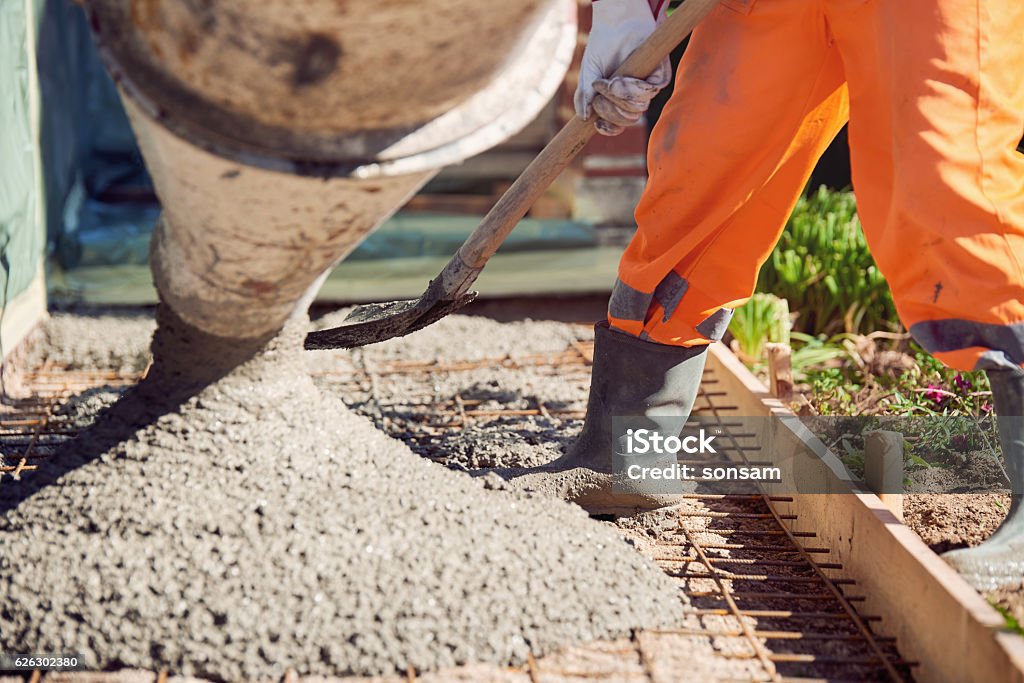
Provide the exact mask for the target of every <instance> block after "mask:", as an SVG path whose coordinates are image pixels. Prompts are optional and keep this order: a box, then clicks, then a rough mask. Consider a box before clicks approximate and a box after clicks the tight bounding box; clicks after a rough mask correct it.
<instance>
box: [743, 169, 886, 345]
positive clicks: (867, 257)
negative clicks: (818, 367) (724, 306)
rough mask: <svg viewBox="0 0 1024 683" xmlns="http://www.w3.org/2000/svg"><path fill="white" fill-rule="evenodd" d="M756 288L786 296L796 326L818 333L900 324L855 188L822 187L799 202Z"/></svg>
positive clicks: (879, 327) (879, 328)
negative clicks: (862, 223) (870, 245)
mask: <svg viewBox="0 0 1024 683" xmlns="http://www.w3.org/2000/svg"><path fill="white" fill-rule="evenodd" d="M757 289H758V291H761V292H770V293H772V294H775V295H776V296H779V297H782V298H784V299H787V300H788V301H789V306H790V308H791V309H793V310H795V311H797V312H798V313H799V315H798V317H797V320H796V328H797V329H798V330H800V331H801V332H806V333H809V334H812V335H815V336H817V335H820V334H826V335H832V334H835V333H838V332H847V333H863V332H867V331H874V330H889V329H894V328H895V327H897V323H895V322H894V321H896V320H897V319H898V318H897V316H896V309H895V306H894V304H893V302H892V296H891V295H890V293H889V287H888V285H887V284H886V282H885V279H884V278H883V277H882V274H881V272H880V271H879V270H878V267H877V266H876V265H875V262H874V259H873V258H872V257H871V254H870V252H869V251H868V246H867V242H866V240H865V239H864V233H863V231H862V230H861V227H860V221H859V220H858V218H857V206H856V202H855V200H854V196H853V193H852V192H833V191H830V190H828V189H827V188H824V187H822V188H819V189H818V191H817V192H814V193H811V194H809V195H807V196H805V197H801V198H800V200H798V202H797V205H796V208H795V209H794V210H793V214H792V216H791V217H790V219H789V222H788V224H787V226H786V230H785V231H784V232H783V234H782V237H781V238H780V240H779V243H778V244H777V245H776V246H775V249H774V251H772V254H771V256H770V257H769V259H768V262H767V263H766V264H765V266H764V267H763V268H762V269H761V274H760V278H759V280H758V286H757Z"/></svg>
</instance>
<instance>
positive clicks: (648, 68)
mask: <svg viewBox="0 0 1024 683" xmlns="http://www.w3.org/2000/svg"><path fill="white" fill-rule="evenodd" d="M717 4H718V0H686V2H684V3H683V4H682V5H681V6H680V7H679V8H678V9H676V10H675V11H674V12H673V13H672V14H671V16H669V17H668V18H667V19H665V21H663V22H661V24H660V25H659V26H658V28H657V29H656V30H655V31H654V33H652V34H651V35H650V37H648V38H647V40H645V41H644V42H643V44H642V45H640V47H638V48H637V49H636V50H634V51H633V53H632V54H631V55H629V58H628V59H626V61H625V62H623V63H622V66H620V67H619V68H618V69H616V70H615V74H614V75H615V76H632V77H633V78H646V77H647V76H649V75H650V74H651V73H652V72H653V71H654V70H655V69H657V68H658V65H659V64H661V61H662V60H663V59H665V57H667V56H668V55H669V53H671V52H672V50H674V49H675V48H676V46H677V45H679V43H681V42H682V41H683V39H684V38H686V36H688V35H690V32H692V31H693V29H694V27H695V26H697V24H698V23H700V21H701V19H703V18H704V17H705V16H707V14H708V13H709V12H710V11H711V10H712V9H713V8H714V7H715V5H717ZM594 121H595V119H593V118H592V119H591V120H589V121H584V120H583V119H581V118H580V117H579V116H574V117H573V118H572V120H571V121H569V123H567V124H565V126H564V127H563V128H562V130H561V131H559V132H558V135H556V136H555V137H554V138H552V140H551V142H549V143H548V144H547V146H545V147H544V149H543V150H541V152H540V154H538V155H537V157H536V158H535V159H534V160H533V161H532V162H530V165H529V166H527V167H526V170H525V171H523V172H522V174H521V175H520V176H519V178H517V179H516V181H515V182H514V183H512V186H511V187H510V188H509V189H508V190H507V191H506V192H505V194H503V195H502V196H501V199H499V200H498V203H497V204H495V205H494V207H493V208H492V209H491V210H490V211H488V212H487V215H486V216H484V219H483V221H481V222H480V225H478V226H477V228H476V230H474V231H473V234H471V235H470V236H469V237H468V238H466V241H465V242H464V243H463V244H462V246H461V247H460V248H459V253H458V254H457V255H456V258H457V259H461V261H462V265H463V267H468V268H469V269H472V270H473V271H476V273H479V270H480V269H481V268H483V266H484V264H486V263H487V260H488V259H489V258H491V256H493V255H494V252H496V251H497V250H498V247H500V246H501V244H502V243H503V242H504V241H505V238H506V237H508V236H509V233H511V232H512V229H513V228H514V227H515V226H516V224H517V223H518V222H519V221H520V220H521V219H522V218H523V216H525V215H526V212H527V211H529V210H530V207H531V206H533V204H534V203H535V202H536V201H537V199H538V198H540V196H541V195H542V194H544V192H545V191H546V190H547V188H548V187H549V186H550V185H551V183H552V182H554V180H555V178H557V177H558V175H559V174H560V173H561V172H562V171H563V170H565V167H566V166H568V165H569V163H570V162H571V161H572V160H573V158H574V157H575V156H576V155H577V154H578V153H579V151H580V150H581V149H583V146H584V145H586V144H587V141H588V140H590V138H591V137H593V135H594V133H595V132H596V128H595V127H594ZM453 261H454V259H453ZM472 277H473V279H475V274H474V275H473V276H472ZM460 284H462V285H464V286H461V287H460V289H461V290H462V291H465V289H468V287H469V285H470V284H472V282H468V283H465V282H464V283H460Z"/></svg>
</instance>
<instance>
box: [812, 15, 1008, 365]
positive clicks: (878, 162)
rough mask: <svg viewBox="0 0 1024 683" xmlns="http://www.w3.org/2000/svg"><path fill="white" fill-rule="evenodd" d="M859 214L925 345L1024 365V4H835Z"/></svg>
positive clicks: (974, 359)
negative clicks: (1023, 143) (1022, 144)
mask: <svg viewBox="0 0 1024 683" xmlns="http://www.w3.org/2000/svg"><path fill="white" fill-rule="evenodd" d="M825 6H826V8H827V9H826V13H827V14H828V18H829V20H830V22H831V25H832V29H833V32H834V34H835V36H836V41H837V45H838V47H839V50H840V52H841V53H842V56H843V61H844V63H845V70H846V75H847V78H848V80H849V90H850V107H851V113H850V144H851V148H852V155H853V157H852V160H853V174H854V188H855V190H856V193H857V204H858V208H859V211H860V214H861V218H862V222H863V225H864V230H865V234H866V236H867V239H868V244H869V245H870V247H871V251H872V253H873V254H874V256H875V259H876V261H877V262H878V265H879V267H880V268H881V270H882V272H883V273H884V274H885V276H886V278H887V279H888V281H889V285H890V287H891V288H892V292H893V296H894V298H895V301H896V307H897V309H898V311H899V314H900V318H901V319H902V321H903V323H904V324H905V325H906V326H907V327H908V328H909V330H910V332H911V333H912V334H913V336H914V338H915V339H917V341H918V342H919V343H920V344H921V345H922V346H924V347H925V348H926V349H927V350H928V351H930V352H932V353H933V354H934V355H935V356H936V357H937V358H939V359H940V360H942V361H943V362H945V363H946V364H947V365H949V366H951V367H954V368H958V369H962V370H969V369H974V368H976V367H996V366H999V365H1022V364H1024V271H1022V268H1021V264H1022V262H1024V156H1022V155H1021V154H1020V153H1019V152H1017V151H1016V147H1017V144H1018V142H1019V141H1020V139H1021V135H1022V134H1024V2H1021V0H898V1H892V2H879V1H868V2H864V1H863V0H835V1H834V2H832V3H831V4H829V3H826V5H825Z"/></svg>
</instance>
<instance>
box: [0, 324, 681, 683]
mask: <svg viewBox="0 0 1024 683" xmlns="http://www.w3.org/2000/svg"><path fill="white" fill-rule="evenodd" d="M136 323H137V324H136ZM51 324H52V325H53V326H54V327H55V331H53V332H51V333H49V334H48V335H47V339H48V340H49V342H50V343H51V344H57V345H58V346H57V347H44V348H43V349H42V350H41V351H40V353H42V354H43V356H44V358H43V360H45V358H49V359H56V360H57V362H58V363H60V364H62V365H67V366H73V367H83V368H87V367H92V366H97V365H98V366H100V367H130V368H140V367H145V365H146V362H148V360H147V358H146V354H145V352H144V350H143V349H142V345H141V341H140V336H142V335H144V333H145V330H146V329H152V327H151V324H149V325H147V323H146V322H145V321H144V320H139V321H134V322H133V323H132V324H130V325H129V326H128V328H127V329H121V328H115V327H113V326H111V325H110V321H107V320H104V319H102V318H100V319H92V320H86V321H83V320H81V319H77V320H76V319H72V318H71V317H64V316H56V317H55V319H54V321H52V322H51ZM136 328H137V329H136ZM305 329H306V326H305V322H304V321H303V320H295V321H292V322H291V323H290V324H289V326H288V327H287V328H286V330H285V331H284V332H283V333H282V334H281V335H279V336H278V337H276V338H274V339H253V340H218V339H216V338H205V337H204V336H203V335H200V334H198V333H197V332H196V331H194V330H190V329H189V328H188V327H187V326H186V325H184V324H183V323H181V321H179V320H176V319H175V318H174V317H173V316H171V315H168V314H167V313H166V311H164V312H162V313H161V324H160V331H159V332H158V334H157V337H156V340H155V341H154V347H153V348H154V363H153V366H152V369H151V370H150V371H149V374H148V375H147V376H146V378H145V380H143V381H142V382H141V383H140V384H139V385H137V386H135V387H133V388H132V389H130V390H129V391H128V392H127V393H126V394H125V396H124V397H123V398H122V399H121V400H119V401H117V402H116V403H114V404H113V405H110V406H109V407H107V408H106V409H102V406H103V405H106V404H107V403H108V402H109V401H110V400H111V399H113V398H114V397H115V396H116V393H117V392H114V391H99V392H92V393H90V394H89V395H87V396H83V397H81V398H80V399H79V400H78V401H76V402H75V403H74V404H73V405H72V406H71V407H69V408H66V409H65V411H64V413H65V414H64V416H63V419H67V420H69V421H70V422H71V423H73V424H77V425H84V424H86V423H88V422H90V420H91V418H90V414H91V413H93V412H94V411H96V410H101V413H100V414H99V415H98V416H97V418H96V420H95V423H94V424H92V425H91V426H90V427H88V428H87V429H86V430H85V431H84V432H82V433H81V434H80V435H79V436H78V438H76V439H75V440H74V441H72V442H70V443H69V444H68V445H66V446H64V447H62V448H61V449H60V450H59V451H58V452H57V453H56V455H55V456H54V457H53V458H49V459H46V460H43V461H41V463H40V467H39V469H38V470H37V471H35V472H33V473H32V474H31V475H30V476H23V477H22V478H21V479H20V480H19V481H15V482H11V481H10V480H5V481H4V483H3V485H2V486H0V547H2V548H3V553H2V555H0V582H2V584H3V585H5V587H6V592H5V599H4V610H3V611H2V612H0V648H2V649H4V650H6V651H15V652H16V651H50V652H80V653H83V654H84V655H85V656H86V659H87V660H88V661H89V662H90V664H91V665H92V666H93V667H100V668H106V669H118V668H125V667H129V668H132V667H140V668H147V669H151V670H157V669H161V668H168V669H171V670H173V671H176V672H179V673H182V674H185V675H196V676H203V677H208V678H214V679H222V680H237V679H240V678H250V679H252V678H258V679H267V678H278V677H280V676H281V675H283V673H284V671H285V669H286V668H291V669H294V670H296V671H297V672H299V673H300V674H315V675H338V674H345V673H356V674H383V673H388V672H394V671H405V670H406V668H407V667H413V668H415V669H416V670H428V671H429V670H436V669H439V668H442V667H446V666H452V665H455V664H460V663H464V662H474V661H475V662H491V663H496V664H517V663H522V662H524V661H525V659H526V657H527V654H528V653H530V652H533V653H536V654H543V653H546V652H550V651H552V650H554V649H556V648H559V647H561V646H565V645H569V644H573V643H583V642H589V641H593V640H596V639H608V638H614V637H617V636H621V635H625V634H628V633H630V632H631V631H632V630H633V629H636V628H654V627H660V626H670V625H673V624H677V623H679V622H680V621H681V619H682V613H683V602H682V600H683V598H682V594H681V592H680V591H679V590H678V588H677V586H676V585H675V584H674V583H673V582H672V581H671V580H670V579H669V578H668V577H666V576H665V575H664V574H663V573H662V572H661V571H660V570H659V569H658V568H657V567H656V566H655V565H654V564H653V563H652V562H650V561H649V560H647V559H644V558H643V557H641V555H639V554H638V553H637V552H635V550H634V549H633V548H631V547H630V546H629V544H627V543H626V542H625V541H624V540H623V539H622V537H621V536H620V535H619V534H617V533H615V532H614V531H613V530H612V529H610V528H607V526H605V525H602V524H601V523H598V522H596V521H594V520H591V519H589V518H587V517H586V515H585V514H584V513H583V512H582V511H581V510H579V509H578V508H575V507H574V506H570V505H567V504H564V503H562V502H560V501H553V500H547V499H541V498H537V497H530V496H528V495H524V494H514V493H511V492H507V491H498V490H487V489H486V488H485V485H486V481H476V480H473V479H472V478H470V477H469V476H467V475H465V474H461V473H458V472H454V471H451V470H449V469H446V468H444V467H440V466H438V465H436V464H432V463H430V462H428V461H427V460H425V459H423V458H421V457H418V456H417V455H416V454H414V453H413V452H412V451H411V450H409V448H407V447H406V446H405V445H403V444H402V443H401V442H399V441H397V440H395V439H392V438H389V437H388V436H386V435H385V434H384V433H382V432H380V431H379V430H377V429H375V428H374V425H373V423H372V422H371V421H370V420H368V419H366V418H365V417H361V416H359V415H357V414H355V413H353V412H351V411H350V410H348V409H347V408H346V407H345V406H344V405H343V404H341V403H340V402H339V401H337V400H336V399H334V398H332V397H328V396H326V395H325V394H324V393H322V392H321V391H319V390H318V389H317V387H316V386H315V385H314V384H313V382H312V380H311V379H310V378H309V376H308V374H307V373H306V371H305V369H304V368H303V362H304V361H305V358H304V353H303V352H302V351H301V339H302V337H303V335H304V332H305ZM129 330H130V331H129ZM530 331H531V332H532V331H534V330H530ZM551 331H552V332H556V330H554V329H552V330H551ZM494 332H495V343H496V345H497V346H501V345H502V344H504V347H507V348H508V349H509V353H516V352H520V351H521V349H522V347H526V348H530V347H531V343H529V342H528V343H525V344H520V343H519V342H520V341H522V340H521V339H516V337H521V336H524V335H521V334H518V333H517V334H508V330H507V329H506V328H502V329H500V330H499V329H495V330H494ZM499 332H500V334H498V333H499ZM476 338H477V339H480V337H476ZM485 338H486V337H485ZM529 339H530V340H532V348H554V347H564V346H565V344H566V341H565V339H564V338H559V337H557V335H551V337H549V338H543V339H542V338H540V337H539V336H536V335H534V336H532V337H529ZM418 343H420V344H424V345H426V346H427V347H429V349H430V351H429V353H433V354H436V355H437V356H438V357H441V358H446V357H447V358H455V357H456V356H458V357H461V354H455V353H454V352H453V351H452V350H451V349H453V348H454V347H455V345H456V343H457V342H456V341H455V340H453V338H452V337H451V336H450V333H449V334H448V335H444V337H443V338H439V339H433V338H431V337H430V336H429V335H427V336H425V337H424V338H421V339H420V340H419V342H418ZM122 346H123V350H124V352H125V353H126V354H127V355H126V356H125V357H123V358H122V357H121V356H120V353H121V352H120V351H119V349H121V348H122ZM381 346H382V348H380V349H374V350H373V351H368V352H366V353H368V354H369V355H370V356H373V357H379V358H380V359H381V360H382V361H383V360H387V359H401V358H402V357H403V355H404V354H403V353H400V352H399V350H398V349H396V348H393V347H392V348H390V349H389V348H387V347H385V345H381ZM492 351H493V349H491V348H480V349H479V350H478V351H474V353H476V352H478V353H479V354H480V355H481V356H483V355H484V354H485V353H486V354H488V355H489V354H491V352H492ZM378 354H379V355H378ZM311 360H312V359H311ZM312 362H314V363H315V362H316V361H315V360H312ZM339 365H341V366H343V365H344V363H340V364H339ZM552 393H553V394H557V393H558V390H557V389H553V390H552ZM25 567H33V568H34V570H33V571H25V570H24V568H25Z"/></svg>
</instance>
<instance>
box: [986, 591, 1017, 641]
mask: <svg viewBox="0 0 1024 683" xmlns="http://www.w3.org/2000/svg"><path fill="white" fill-rule="evenodd" d="M989 604H990V605H992V606H993V607H995V608H996V611H997V612H999V613H1000V614H1001V615H1003V622H1004V623H1005V624H1006V628H1008V629H1009V630H1010V631H1012V632H1014V633H1016V634H1017V635H1019V636H1024V626H1021V623H1020V620H1019V619H1017V617H1015V616H1013V612H1011V611H1010V610H1008V609H1007V608H1006V607H1003V606H1002V605H1000V604H999V603H998V602H996V601H995V600H989Z"/></svg>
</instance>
